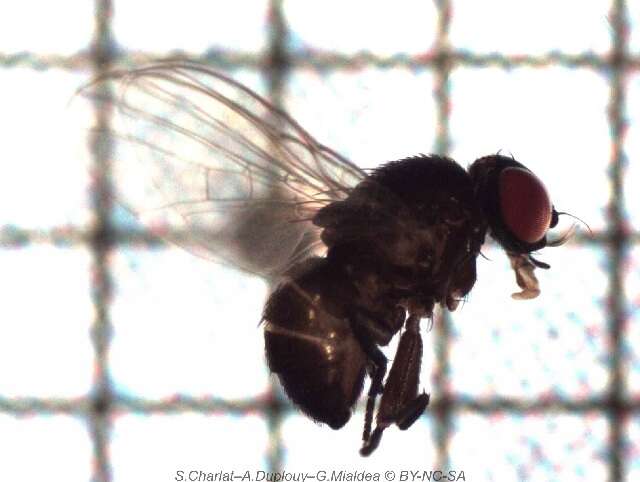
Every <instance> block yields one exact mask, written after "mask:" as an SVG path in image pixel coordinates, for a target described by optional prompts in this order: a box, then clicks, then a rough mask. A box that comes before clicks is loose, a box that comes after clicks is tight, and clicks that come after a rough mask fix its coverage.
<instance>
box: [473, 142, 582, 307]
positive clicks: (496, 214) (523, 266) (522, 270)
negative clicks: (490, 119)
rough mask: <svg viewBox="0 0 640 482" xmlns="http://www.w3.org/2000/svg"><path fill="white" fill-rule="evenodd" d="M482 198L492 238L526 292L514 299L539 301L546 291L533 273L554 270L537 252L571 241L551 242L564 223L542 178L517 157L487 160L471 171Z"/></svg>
mask: <svg viewBox="0 0 640 482" xmlns="http://www.w3.org/2000/svg"><path fill="white" fill-rule="evenodd" d="M469 174H470V175H471V178H472V179H473V183H474V188H475V194H476V199H477V200H478V202H479V203H480V205H481V208H482V211H483V213H484V217H485V219H486V222H487V224H488V226H489V232H490V234H491V236H492V237H493V238H494V239H495V240H496V241H497V242H498V243H499V244H500V245H501V246H502V247H503V248H504V249H505V251H506V252H507V255H508V256H509V258H510V260H511V266H512V267H513V269H514V271H515V273H516V280H517V282H518V285H519V286H520V287H521V288H522V290H523V291H522V292H521V293H515V294H514V295H513V297H514V298H518V299H528V298H535V297H536V296H537V295H538V294H539V293H540V290H539V288H538V281H537V279H536V278H535V275H534V274H533V270H534V269H535V268H536V267H538V268H544V269H548V268H549V265H548V264H546V263H543V262H541V261H538V260H536V259H535V258H533V257H532V256H531V253H532V252H534V251H537V250H539V249H542V248H544V247H545V246H558V245H560V244H563V243H564V242H565V241H566V240H567V238H568V237H569V234H570V233H568V234H567V235H566V236H563V237H561V238H560V239H558V240H555V241H549V240H548V238H547V233H548V231H549V229H551V228H553V227H555V226H556V225H557V224H558V215H559V213H558V212H557V211H556V209H555V208H554V206H553V204H552V203H551V200H550V198H549V194H548V193H547V190H546V188H545V186H544V184H543V183H542V181H541V180H540V179H538V177H536V175H535V174H534V173H533V172H531V171H530V170H529V169H527V168H526V167H525V166H523V165H522V164H520V163H519V162H517V161H516V160H515V159H513V158H511V157H506V156H501V155H499V154H496V155H492V156H486V157H482V158H480V159H478V160H476V161H475V162H474V163H473V164H472V165H471V167H470V168H469Z"/></svg>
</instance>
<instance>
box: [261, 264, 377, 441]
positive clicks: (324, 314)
mask: <svg viewBox="0 0 640 482" xmlns="http://www.w3.org/2000/svg"><path fill="white" fill-rule="evenodd" d="M305 265H306V266H305V267H304V268H306V269H303V273H302V274H299V275H298V276H294V277H293V278H291V279H290V280H288V281H286V282H285V283H284V284H283V285H281V286H280V287H279V288H278V289H277V290H276V291H275V292H274V293H273V294H272V295H271V297H270V298H269V301H268V302H267V306H266V308H265V312H264V317H263V318H264V322H265V323H266V326H265V348H266V355H267V361H268V363H269V368H270V369H271V371H273V372H274V373H276V374H277V375H278V377H279V379H280V381H281V383H282V386H283V387H284V390H285V392H286V393H287V395H288V396H289V398H291V400H292V401H293V402H294V403H295V404H296V405H298V406H299V407H300V408H301V409H302V411H303V412H305V413H306V414H307V415H309V416H310V417H312V418H313V419H314V420H316V421H318V422H323V423H326V424H328V425H329V426H331V427H332V428H334V429H337V428H340V427H342V426H343V425H344V424H345V423H346V422H347V421H348V420H349V418H350V417H351V408H352V407H353V405H354V404H355V402H356V401H357V399H358V397H359V396H360V393H361V391H362V385H363V381H364V375H365V367H366V360H367V359H366V356H365V354H364V352H363V351H362V348H361V347H360V344H359V343H358V341H357V340H356V338H355V336H354V335H353V332H352V330H351V327H350V325H349V322H348V321H347V320H346V319H345V318H344V317H342V316H341V310H340V306H341V305H342V304H343V303H344V302H347V301H348V300H341V299H339V293H338V292H336V291H335V290H333V289H332V287H335V286H336V285H338V284H340V280H335V279H331V278H332V277H333V276H334V275H335V272H334V271H333V270H331V269H328V266H327V262H326V260H318V259H313V260H309V261H307V262H306V263H305Z"/></svg>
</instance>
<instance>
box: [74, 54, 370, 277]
mask: <svg viewBox="0 0 640 482" xmlns="http://www.w3.org/2000/svg"><path fill="white" fill-rule="evenodd" d="M107 82H115V83H116V86H117V88H116V89H115V96H110V95H107V94H105V92H108V91H107V90H106V89H104V86H105V83H107ZM81 94H82V95H83V96H85V97H88V98H90V99H91V100H92V101H94V102H96V101H97V102H104V103H106V104H107V107H114V110H115V111H116V112H117V114H116V115H114V116H113V124H112V127H110V128H109V129H107V130H103V131H101V132H98V133H99V134H104V135H105V138H104V139H105V141H108V142H110V143H113V146H114V147H113V148H112V149H111V152H112V164H111V166H112V175H113V179H114V189H115V196H116V200H117V202H119V203H121V204H122V205H124V206H125V207H126V208H127V209H128V210H130V211H132V212H133V213H135V215H136V216H137V217H138V218H139V219H140V220H141V221H142V222H143V224H145V225H146V226H147V227H148V228H149V229H151V230H152V231H153V232H154V233H156V234H158V235H159V236H161V237H163V238H165V239H167V240H169V241H171V242H174V243H176V244H179V245H181V246H183V247H185V248H187V249H189V250H190V251H192V252H194V253H195V254H197V255H199V256H202V257H205V258H208V259H212V260H214V261H217V262H220V263H224V264H230V265H232V266H234V267H236V268H240V269H243V270H245V271H249V272H252V273H256V274H260V275H263V276H268V277H270V276H274V275H277V274H280V273H282V272H283V271H284V270H285V269H286V268H287V267H289V266H290V265H291V264H292V263H293V262H295V261H297V260H299V259H302V258H303V257H306V256H309V255H311V254H312V253H314V252H318V250H320V249H322V244H321V242H320V241H319V236H318V234H319V233H318V228H317V227H315V226H314V225H313V224H312V223H311V222H310V220H311V218H312V217H313V215H314V214H315V212H316V211H317V210H318V209H319V208H321V207H322V206H325V205H326V204H328V203H330V202H332V201H336V200H341V199H344V198H345V197H346V196H347V194H348V193H349V191H350V190H351V188H352V187H353V186H355V185H356V184H357V183H358V182H359V181H360V180H362V179H363V178H364V177H365V173H364V172H363V171H362V170H361V169H359V168H358V167H357V166H355V165H354V164H353V163H351V162H350V161H348V160H347V159H345V158H344V157H342V156H340V155H339V154H337V153H336V152H334V151H333V150H331V149H329V148H328V147H326V146H324V145H322V144H320V143H319V142H318V141H316V140H315V139H314V138H313V137H311V136H310V135H309V134H308V133H307V132H306V131H305V130H304V129H303V128H302V127H301V126H300V125H298V123H297V122H296V121H295V120H293V119H292V118H291V117H290V116H289V115H287V114H286V113H284V112H283V111H281V110H279V109H277V108H275V107H274V106H273V105H271V104H270V103H269V102H268V101H266V100H265V99H263V98H262V97H260V96H259V95H258V94H256V93H254V92H253V91H251V90H250V89H248V88H247V87H245V86H243V85H241V84H239V83H237V82H236V81H234V80H232V79H230V78H229V77H226V76H224V75H222V74H220V73H218V72H216V71H214V70H211V69H209V68H207V67H204V66H201V65H197V64H188V63H175V62H172V63H162V64H158V65H152V66H149V67H145V68H141V69H138V70H133V71H115V72H112V73H110V74H108V75H106V76H104V77H101V78H99V79H96V80H95V81H94V82H92V83H91V84H90V85H89V86H87V87H85V88H83V89H82V90H81Z"/></svg>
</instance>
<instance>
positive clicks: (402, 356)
mask: <svg viewBox="0 0 640 482" xmlns="http://www.w3.org/2000/svg"><path fill="white" fill-rule="evenodd" d="M419 328H420V318H419V317H418V316H416V315H411V316H410V317H409V318H408V319H407V323H406V329H405V332H404V333H403V334H402V336H401V337H400V342H399V344H398V349H397V351H396V356H395V358H394V360H393V364H392V365H391V370H390V371H389V376H388V377H387V381H386V383H385V385H384V389H383V391H382V397H381V398H380V405H379V407H378V413H377V415H376V428H375V429H374V430H373V432H370V436H369V437H367V438H365V440H364V444H363V445H362V448H361V449H360V454H361V455H364V456H366V455H369V454H371V453H372V452H373V451H374V450H375V449H376V447H377V446H378V444H379V443H380V439H381V438H382V433H383V432H384V430H385V429H386V428H387V427H388V426H389V425H391V424H393V423H395V424H396V425H397V426H398V427H399V428H400V429H401V430H406V429H407V428H409V427H410V426H411V425H412V424H413V423H414V422H415V421H416V420H417V419H418V418H419V417H420V415H422V413H423V412H424V410H425V409H426V408H427V405H428V404H429V395H428V394H426V393H424V392H423V393H421V394H418V384H419V380H420V363H421V360H422V338H421V336H420V332H419ZM367 408H368V406H367Z"/></svg>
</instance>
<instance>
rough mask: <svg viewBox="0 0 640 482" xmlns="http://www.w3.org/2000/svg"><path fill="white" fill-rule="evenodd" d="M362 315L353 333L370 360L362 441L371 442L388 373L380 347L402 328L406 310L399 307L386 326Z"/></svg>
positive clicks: (355, 321) (357, 316)
mask: <svg viewBox="0 0 640 482" xmlns="http://www.w3.org/2000/svg"><path fill="white" fill-rule="evenodd" d="M359 311H361V313H359V314H356V315H355V316H353V317H352V319H353V323H352V325H353V331H354V334H355V336H356V338H357V339H358V341H359V342H360V345H361V346H362V349H363V350H364V352H365V353H366V355H367V356H368V358H369V362H370V364H369V376H370V378H371V386H370V387H369V392H368V394H367V406H366V410H365V418H364V430H363V432H362V440H363V441H366V440H369V438H370V437H371V425H372V422H373V411H374V408H375V403H376V398H377V397H378V395H380V394H381V393H382V392H383V384H382V382H383V380H384V376H385V375H386V373H387V357H386V356H385V355H384V353H382V351H381V350H380V348H378V345H386V344H387V343H389V340H390V339H391V338H392V337H393V335H394V334H395V333H397V332H398V330H399V329H400V328H401V327H402V325H403V324H404V319H405V310H404V308H401V307H397V308H396V310H395V311H394V313H393V316H392V317H391V319H390V321H391V324H390V325H388V326H386V325H382V324H380V323H376V322H372V321H371V320H372V319H374V318H373V317H372V316H371V314H364V311H363V310H359Z"/></svg>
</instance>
